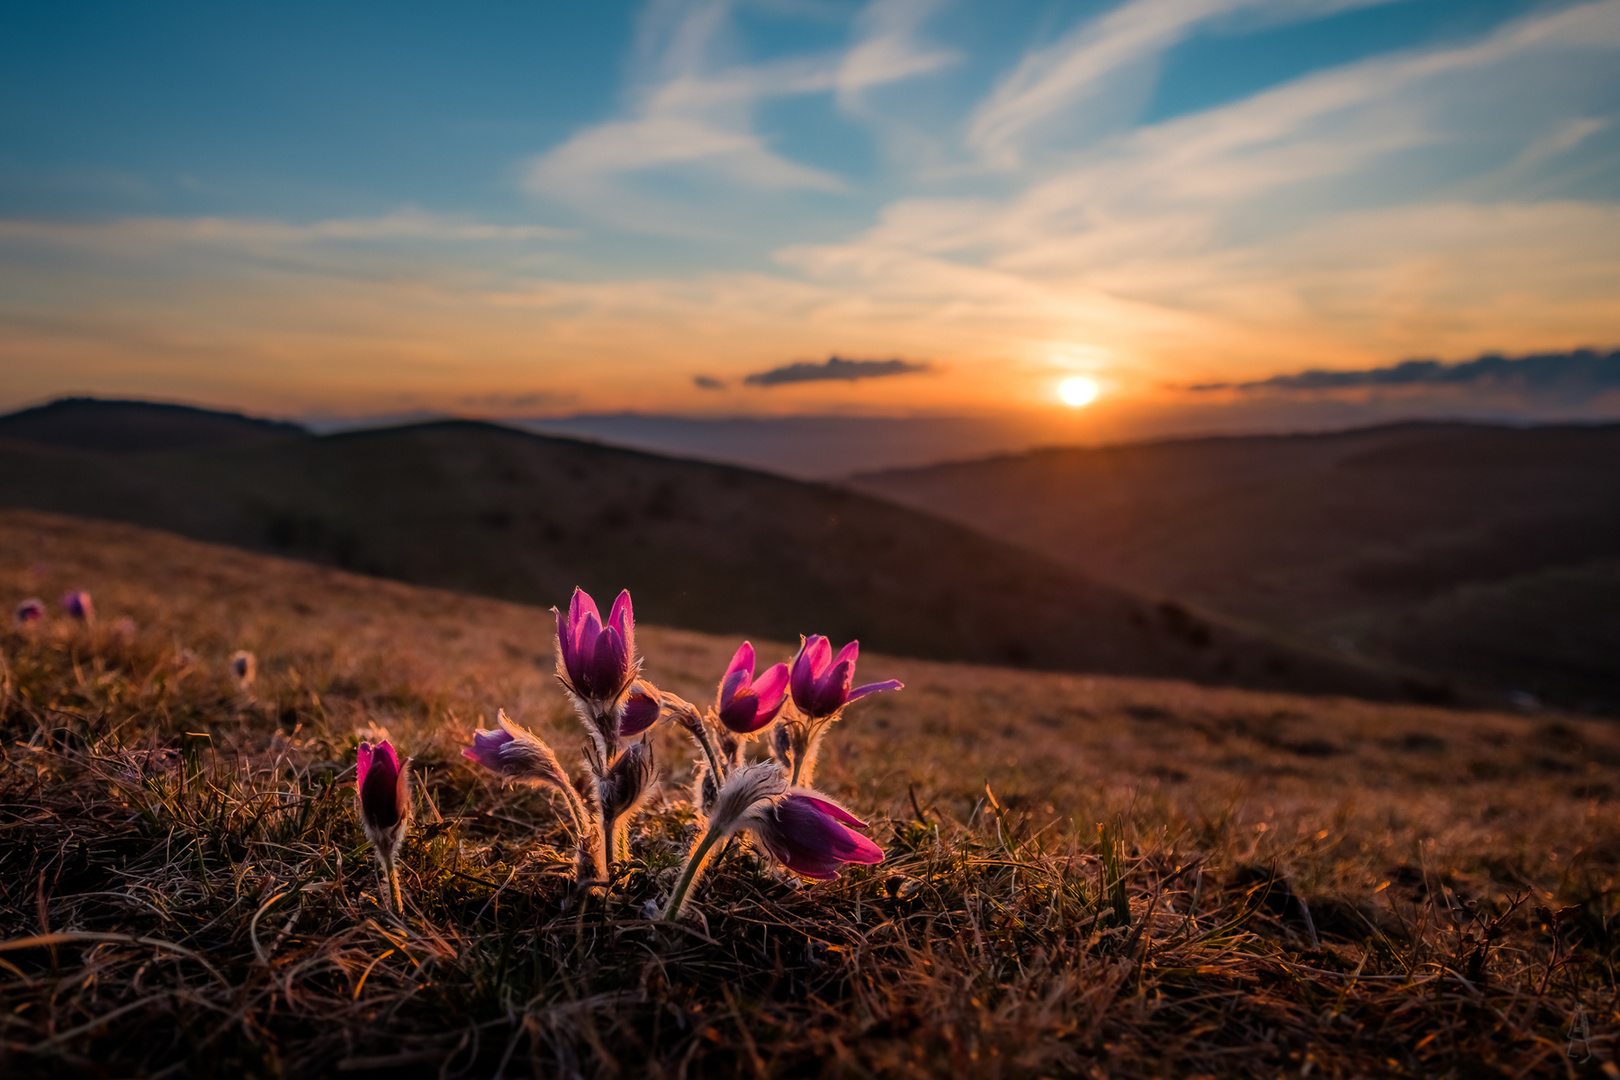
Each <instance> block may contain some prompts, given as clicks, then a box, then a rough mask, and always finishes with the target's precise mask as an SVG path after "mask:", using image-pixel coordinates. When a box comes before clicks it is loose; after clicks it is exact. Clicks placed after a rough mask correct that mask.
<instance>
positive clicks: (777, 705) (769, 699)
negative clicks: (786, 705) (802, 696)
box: [754, 664, 788, 716]
mask: <svg viewBox="0 0 1620 1080" xmlns="http://www.w3.org/2000/svg"><path fill="white" fill-rule="evenodd" d="M787 685H788V666H787V665H786V664H772V665H771V666H770V667H768V668H766V669H765V670H764V671H762V672H760V673H759V677H758V678H757V679H755V680H754V693H756V694H758V695H759V707H760V708H761V709H765V710H769V711H770V712H771V714H772V715H773V716H774V715H775V714H776V712H778V711H779V710H780V709H781V708H782V702H783V701H784V700H785V699H786V696H787Z"/></svg>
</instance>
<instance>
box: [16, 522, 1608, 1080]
mask: <svg viewBox="0 0 1620 1080" xmlns="http://www.w3.org/2000/svg"><path fill="white" fill-rule="evenodd" d="M0 580H4V581H8V582H11V583H13V585H14V587H15V588H17V589H18V592H19V595H32V594H37V595H41V596H55V595H60V594H61V592H62V591H63V590H65V589H69V588H84V589H86V590H87V591H88V592H90V593H91V594H92V595H93V596H94V598H95V603H96V606H97V611H98V613H99V615H100V621H98V622H96V623H94V624H88V623H82V622H77V621H70V620H68V619H67V618H65V617H63V616H62V615H61V614H60V613H58V612H55V611H53V612H52V613H51V614H50V616H49V617H48V618H45V619H41V620H34V621H31V622H29V623H27V624H26V625H23V626H19V627H16V628H13V629H10V630H7V631H5V632H4V634H3V635H0V656H3V659H4V666H3V669H0V737H3V747H4V757H3V760H0V828H3V829H4V838H5V839H4V843H0V882H3V883H4V884H3V889H0V926H3V927H4V938H5V940H4V941H3V942H0V1007H3V1008H0V1015H3V1016H4V1017H5V1020H4V1028H3V1031H0V1039H3V1043H4V1049H3V1050H0V1054H3V1057H0V1064H4V1065H5V1066H6V1074H7V1075H8V1076H9V1075H34V1074H38V1073H45V1072H50V1073H63V1072H67V1073H76V1072H82V1071H85V1070H87V1069H88V1068H90V1065H89V1063H94V1067H95V1069H96V1070H98V1071H103V1072H108V1073H114V1074H118V1075H147V1074H151V1073H157V1072H160V1071H163V1070H165V1069H174V1070H176V1071H177V1072H178V1073H181V1074H184V1073H185V1072H186V1071H187V1070H188V1069H189V1070H190V1071H191V1072H218V1071H222V1070H225V1069H230V1070H231V1071H234V1072H239V1073H244V1074H252V1075H259V1074H273V1073H274V1074H280V1073H286V1074H291V1075H306V1074H310V1073H324V1072H330V1071H332V1070H333V1069H334V1068H340V1069H343V1070H364V1069H383V1068H386V1069H394V1070H398V1069H402V1068H403V1069H406V1070H407V1071H413V1072H414V1071H422V1072H426V1073H437V1072H439V1071H440V1070H442V1071H443V1072H444V1073H445V1074H447V1075H450V1074H463V1075H492V1074H494V1073H496V1072H501V1071H504V1073H505V1074H506V1075H513V1074H532V1075H570V1076H597V1075H610V1074H613V1073H615V1072H617V1073H622V1074H631V1075H639V1074H654V1075H679V1074H681V1073H682V1072H683V1071H684V1074H685V1075H694V1076H695V1075H730V1074H733V1073H738V1072H744V1073H750V1074H755V1075H788V1074H793V1075H797V1074H802V1073H811V1072H816V1073H819V1072H822V1071H830V1072H831V1073H833V1074H837V1075H845V1074H847V1075H881V1076H910V1075H937V1074H945V1073H949V1074H956V1075H981V1076H1026V1075H1042V1074H1048V1075H1051V1074H1059V1073H1075V1072H1093V1071H1094V1072H1098V1073H1102V1074H1107V1075H1113V1076H1160V1075H1200V1074H1202V1075H1252V1074H1257V1073H1258V1074H1265V1075H1273V1074H1283V1073H1286V1074H1289V1075H1295V1074H1299V1073H1304V1072H1306V1071H1307V1070H1309V1071H1311V1072H1313V1073H1315V1074H1319V1075H1390V1074H1394V1075H1413V1076H1417V1075H1431V1074H1434V1073H1436V1072H1444V1071H1447V1070H1450V1071H1452V1072H1453V1073H1455V1074H1457V1075H1477V1074H1484V1073H1507V1074H1521V1075H1522V1074H1533V1073H1553V1072H1560V1071H1561V1070H1562V1069H1563V1068H1564V1065H1565V1063H1566V1062H1567V1063H1569V1065H1570V1067H1571V1068H1573V1069H1575V1070H1577V1071H1588V1072H1592V1073H1594V1074H1597V1075H1601V1070H1600V1066H1601V1065H1603V1064H1606V1063H1608V1062H1610V1061H1612V1056H1613V1054H1614V1051H1615V1047H1614V1041H1613V1040H1614V1035H1613V1032H1614V1030H1615V1016H1616V994H1615V960H1616V951H1617V950H1616V942H1615V940H1614V937H1613V934H1612V931H1611V925H1612V920H1613V918H1614V914H1615V892H1614V885H1615V875H1616V873H1617V871H1620V827H1617V824H1616V819H1615V815H1614V814H1613V802H1612V801H1611V800H1612V799H1613V796H1614V790H1613V788H1612V787H1611V786H1610V784H1611V783H1612V781H1610V780H1609V779H1608V778H1609V777H1611V776H1612V771H1613V767H1614V766H1615V764H1617V763H1620V739H1617V738H1616V736H1615V734H1614V732H1613V730H1612V729H1611V728H1609V727H1607V726H1605V725H1601V724H1596V723H1592V722H1588V721H1584V720H1581V719H1578V718H1560V719H1557V720H1548V719H1546V718H1539V719H1531V718H1524V717H1515V716H1502V715H1493V714H1484V713H1476V714H1466V713H1459V712H1446V711H1441V710H1436V709H1425V708H1419V707H1414V706H1383V705H1374V704H1368V703H1362V702H1355V701H1351V700H1348V699H1342V698H1323V699H1308V698H1298V697H1288V696H1284V695H1273V694H1262V693H1254V692H1246V691H1237V690H1206V689H1199V688H1195V687H1192V686H1189V685H1187V684H1180V683H1166V682H1153V681H1148V680H1128V679H1104V678H1091V677H1082V676H1071V675H1043V674H1038V673H1030V672H1017V671H1004V670H997V669H991V668H976V667H967V666H954V665H949V664H932V663H926V662H922V661H914V660H900V659H892V658H863V660H862V665H863V667H864V666H865V665H866V664H868V663H871V664H881V669H880V670H881V673H882V674H884V675H885V676H887V675H889V674H891V673H892V674H894V675H896V676H898V677H899V678H901V679H903V680H904V682H905V683H906V684H907V689H906V690H905V692H904V693H899V694H883V695H878V696H877V697H875V698H874V699H873V700H872V701H871V702H870V703H869V704H868V705H866V706H864V707H863V708H860V709H856V710H851V711H850V713H849V714H848V715H847V716H846V717H845V718H844V719H843V720H841V721H840V723H839V730H838V731H837V734H836V738H835V739H834V740H832V741H829V742H828V743H827V744H826V745H825V746H824V747H823V748H822V752H821V755H820V757H819V760H818V763H817V766H816V769H815V776H814V782H815V784H816V786H817V787H818V788H821V789H823V790H825V791H827V792H829V793H830V794H832V795H834V796H835V797H837V798H838V799H840V800H842V801H843V802H845V803H846V804H847V805H850V806H853V807H859V808H861V810H862V811H863V817H866V819H867V820H868V821H869V822H870V823H871V825H872V836H873V838H874V839H875V840H877V841H878V843H879V844H880V845H881V847H882V848H883V849H884V861H883V863H882V864H881V865H878V866H874V867H869V868H868V867H862V866H858V865H856V866H847V867H845V869H844V871H843V873H842V875H841V876H840V877H839V878H838V879H837V880H834V881H829V882H820V883H816V884H814V885H811V886H805V885H803V884H802V883H801V882H799V881H798V880H797V879H796V878H795V877H793V876H792V875H788V874H785V873H783V872H782V870H781V869H780V868H779V867H778V866H777V865H776V860H775V859H773V858H771V857H770V856H769V854H768V852H766V851H765V850H762V849H760V848H756V847H754V846H753V845H751V844H750V843H745V842H742V841H741V840H740V839H739V841H738V842H736V843H730V844H716V845H715V847H716V849H717V850H716V852H715V853H714V854H713V856H712V858H711V860H710V861H709V863H708V866H707V873H706V874H704V875H703V876H701V878H699V879H698V880H697V881H696V884H695V885H693V887H692V888H693V897H694V900H695V902H694V903H693V904H692V905H691V907H690V916H689V918H687V919H685V920H683V921H676V922H668V923H664V922H658V921H654V920H649V919H648V918H647V912H648V907H649V905H652V906H653V907H655V908H656V906H657V905H659V904H661V903H663V902H665V901H666V900H667V898H668V897H669V896H670V893H671V890H672V889H673V887H674V886H675V883H676V880H677V878H678V877H679V876H680V874H681V869H682V861H683V858H684V857H685V854H686V852H687V851H688V849H689V847H690V845H691V844H692V843H693V840H694V838H696V837H697V836H698V835H699V831H700V829H701V828H702V825H701V820H702V819H701V817H700V815H699V814H698V812H697V810H696V809H695V808H694V806H693V804H692V801H691V797H690V796H691V794H692V793H693V792H694V791H698V792H701V790H702V784H701V777H700V775H699V773H700V770H697V769H694V768H693V766H692V765H691V762H692V761H693V760H694V756H693V746H692V743H691V742H690V737H689V736H687V735H686V734H685V733H684V731H682V729H681V728H680V726H679V725H678V724H677V723H672V722H664V723H659V724H657V726H656V727H653V728H650V729H649V731H650V735H649V745H650V746H654V747H656V755H657V756H656V760H657V761H658V762H659V763H660V774H661V775H660V779H658V780H657V781H655V782H654V784H653V786H652V787H651V788H650V789H649V790H648V791H647V792H646V793H645V803H644V805H645V811H644V813H643V814H642V815H641V816H640V817H637V818H634V819H633V820H632V821H631V822H629V824H628V828H627V829H626V830H625V831H624V833H623V848H622V849H620V850H621V854H620V856H619V857H617V858H616V859H614V860H613V865H612V866H610V867H609V869H610V871H611V872H612V877H613V880H612V888H611V890H594V891H593V890H590V889H586V890H584V891H581V890H580V888H579V885H578V883H579V869H580V867H579V860H578V859H577V858H576V857H575V854H574V851H575V847H576V841H577V837H575V836H574V835H573V831H572V826H571V825H570V823H569V813H568V810H567V808H566V806H565V802H566V799H565V797H564V796H563V795H562V794H561V793H560V792H558V791H557V790H556V789H555V788H548V787H544V786H539V787H536V786H528V785H521V784H520V785H511V786H504V787H502V786H497V785H494V784H490V783H487V782H486V780H485V778H484V775H483V774H482V773H481V772H480V770H479V768H478V767H477V766H475V765H474V764H473V763H471V762H469V761H468V760H467V759H466V758H465V757H464V756H463V755H462V752H461V751H462V748H463V747H466V746H468V745H469V743H471V742H472V733H473V731H474V730H475V729H476V728H495V727H498V725H496V724H495V723H494V720H493V717H494V716H495V710H496V708H497V707H505V708H507V709H508V710H509V711H511V712H512V714H513V715H514V716H515V717H517V718H518V719H519V720H520V721H521V722H522V724H523V725H524V727H525V729H527V730H531V731H533V732H534V733H535V735H536V737H543V738H544V739H545V741H546V742H547V744H548V745H549V746H553V747H556V748H557V753H558V756H559V758H560V759H563V760H578V757H579V754H580V753H581V752H582V750H583V748H584V746H585V740H583V739H582V738H581V737H580V731H579V726H578V724H579V722H578V719H577V718H576V717H575V715H574V713H573V709H572V708H571V706H570V704H569V702H568V701H567V699H566V697H565V694H564V692H563V690H562V688H561V687H559V686H558V685H557V683H556V681H555V679H554V677H553V674H552V672H553V668H554V658H553V657H552V656H551V655H550V638H551V635H552V630H553V623H552V618H551V616H550V615H549V613H546V612H542V611H538V610H536V609H534V608H528V607H521V606H518V605H511V604H503V603H499V602H495V601H489V600H480V599H474V598H468V597H464V596H459V595H456V594H451V593H445V592H436V591H433V590H426V589H416V588H411V587H407V586H403V585H397V584H392V583H387V582H380V581H373V580H367V579H363V578H358V577H354V576H350V575H346V574H342V573H339V572H336V571H331V570H326V569H321V568H317V567H311V566H306V565H300V564H293V563H286V562H278V561H275V560H270V559H262V558H258V557H254V556H249V555H245V554H242V553H239V552H232V551H226V550H224V549H213V548H208V547H206V546H204V545H199V544H193V543H188V542H184V541H180V540H176V539H173V538H170V537H165V536H161V535H158V534H152V533H145V532H142V531H141V530H138V529H134V528H129V527H121V526H109V525H97V524H89V523H77V522H70V521H67V520H66V519H59V518H51V517H48V516H45V515H35V514H5V515H0ZM119 620H132V622H126V623H124V624H122V625H115V624H116V623H118V621H119ZM636 638H637V641H638V649H639V651H641V652H643V653H644V654H645V655H646V657H647V665H646V670H645V671H644V672H643V674H644V675H645V676H646V678H648V679H649V680H651V681H652V682H654V683H655V684H656V685H657V687H658V688H659V689H660V691H661V692H668V693H672V694H675V695H677V696H679V697H681V698H682V699H683V700H691V701H705V700H710V699H712V698H713V697H714V696H715V683H716V681H717V679H718V678H719V676H720V674H721V673H722V672H724V671H725V670H726V669H727V667H728V660H734V659H735V658H734V657H733V653H734V652H735V651H736V641H735V639H725V638H716V637H709V636H705V635H699V634H691V633H682V632H676V631H670V630H663V629H660V628H657V627H638V628H637V629H636ZM755 648H756V649H757V650H758V652H759V654H760V657H761V659H762V660H765V661H771V660H776V659H780V660H783V661H786V660H788V659H790V658H791V657H792V656H793V652H794V650H793V649H792V648H790V647H789V646H786V645H771V644H764V643H759V642H756V643H755ZM239 651H250V652H251V653H252V655H253V656H254V657H255V658H256V663H255V668H256V672H255V678H254V679H252V680H246V679H244V678H243V677H242V674H241V672H240V670H239V668H240V667H241V666H243V665H240V664H238V663H237V662H236V658H237V655H238V653H239ZM765 674H766V673H765V671H764V670H761V669H755V670H754V671H753V675H752V678H753V679H754V681H756V682H758V681H761V680H762V679H763V678H764V676H765ZM738 685H741V683H740V682H739V684H738ZM762 697H763V692H762ZM380 740H388V741H390V742H393V743H395V744H397V745H399V746H401V747H403V748H408V750H409V752H410V754H411V756H412V758H413V763H412V764H411V766H410V770H409V771H410V785H411V790H412V796H411V797H412V800H413V802H412V806H411V811H412V817H411V821H410V824H409V828H408V829H407V831H406V832H405V833H404V835H403V838H402V840H401V841H400V844H399V848H398V852H397V868H398V874H399V879H400V883H401V886H402V888H401V896H402V899H403V909H404V910H403V913H402V915H401V916H396V915H394V914H393V913H392V912H391V911H390V899H389V896H388V887H387V882H386V880H385V878H384V876H383V875H381V874H379V873H378V869H377V866H376V864H375V863H374V862H372V861H371V856H370V855H369V854H368V853H367V847H366V840H365V837H364V835H363V831H362V827H361V822H360V820H359V819H358V818H357V817H356V813H355V791H354V784H355V781H356V773H355V760H356V750H357V748H358V747H359V745H360V744H361V743H363V742H369V743H375V742H378V741H380ZM401 756H402V757H403V754H402V755H401ZM702 756H703V755H702V754H701V753H699V754H698V758H699V759H701V758H702ZM374 767H375V766H374ZM700 797H701V796H700ZM203 1062H206V1063H207V1064H206V1065H203V1064H201V1063H203Z"/></svg>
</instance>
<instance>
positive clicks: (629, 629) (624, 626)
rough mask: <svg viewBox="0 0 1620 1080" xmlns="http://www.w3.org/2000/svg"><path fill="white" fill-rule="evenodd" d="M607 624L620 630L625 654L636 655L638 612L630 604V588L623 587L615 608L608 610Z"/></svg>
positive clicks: (620, 638)
mask: <svg viewBox="0 0 1620 1080" xmlns="http://www.w3.org/2000/svg"><path fill="white" fill-rule="evenodd" d="M607 624H608V625H609V626H611V627H613V629H615V630H617V631H618V632H619V640H620V641H622V642H624V654H625V655H626V656H631V655H634V653H635V651H636V613H635V611H634V610H633V609H632V608H631V606H630V590H629V589H621V590H620V591H619V595H618V596H617V597H616V598H615V599H614V601H613V610H612V611H610V612H608V620H607Z"/></svg>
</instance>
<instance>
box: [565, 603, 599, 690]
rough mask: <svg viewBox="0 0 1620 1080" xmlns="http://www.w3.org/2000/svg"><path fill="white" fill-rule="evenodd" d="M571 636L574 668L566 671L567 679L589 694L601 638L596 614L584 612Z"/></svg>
mask: <svg viewBox="0 0 1620 1080" xmlns="http://www.w3.org/2000/svg"><path fill="white" fill-rule="evenodd" d="M586 599H589V597H587V598H586ZM573 634H574V666H573V667H571V668H569V669H568V679H569V681H570V682H572V683H573V684H574V688H575V689H576V690H578V691H580V692H581V693H583V694H589V693H590V685H591V671H592V669H593V667H594V665H595V663H596V643H597V641H598V640H599V639H600V638H601V636H602V621H601V620H600V619H598V618H597V617H596V612H595V611H587V612H585V614H584V615H583V616H582V617H581V619H580V623H579V625H578V626H575V627H574V628H573Z"/></svg>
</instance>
